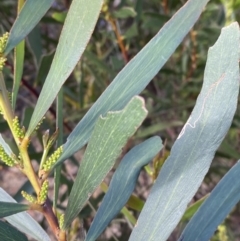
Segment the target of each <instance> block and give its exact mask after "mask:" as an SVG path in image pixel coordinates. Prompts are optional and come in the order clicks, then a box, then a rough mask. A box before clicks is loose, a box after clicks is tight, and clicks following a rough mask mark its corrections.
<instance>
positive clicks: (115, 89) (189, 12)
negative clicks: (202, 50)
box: [58, 0, 208, 162]
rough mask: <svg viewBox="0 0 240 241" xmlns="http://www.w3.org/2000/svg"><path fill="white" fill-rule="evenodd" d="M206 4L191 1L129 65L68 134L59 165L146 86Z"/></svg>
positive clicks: (205, 2) (205, 1)
mask: <svg viewBox="0 0 240 241" xmlns="http://www.w3.org/2000/svg"><path fill="white" fill-rule="evenodd" d="M207 2H208V0H202V1H195V0H189V1H188V3H187V4H185V5H184V7H182V8H181V9H180V10H179V11H178V12H177V13H176V14H175V15H174V16H173V17H172V18H171V20H170V21H169V22H167V23H166V24H165V25H164V27H163V28H162V29H161V30H160V31H159V32H158V34H157V35H156V36H155V37H154V38H152V40H151V41H150V42H149V43H148V44H147V45H146V46H145V47H144V48H143V49H142V50H141V51H140V52H139V54H138V55H137V56H136V57H134V58H133V59H132V60H131V61H130V62H129V63H128V65H126V67H125V68H124V69H123V70H122V71H121V72H120V73H119V74H118V75H117V76H116V78H115V79H114V80H113V82H112V83H111V84H110V85H109V86H108V88H107V89H106V90H105V91H104V93H103V94H102V95H101V96H100V98H99V99H98V100H97V102H96V103H95V104H94V105H93V106H92V108H91V109H90V110H89V111H88V113H87V114H86V115H85V116H84V118H83V119H82V120H81V121H80V122H79V123H78V125H77V126H76V127H75V129H74V130H73V132H72V133H71V134H70V135H69V137H68V139H67V142H66V143H65V145H64V148H63V149H64V151H63V154H62V156H61V157H60V159H59V161H58V162H63V161H64V160H65V159H66V158H68V157H69V156H71V155H72V154H74V153H75V152H76V151H78V150H79V149H80V148H82V147H83V146H84V145H85V144H86V143H87V142H88V139H89V137H90V135H91V132H92V130H93V127H94V123H95V122H96V120H97V118H98V117H99V116H100V115H101V114H102V115H104V114H105V113H107V112H108V111H116V110H120V109H121V108H123V107H124V106H125V105H126V104H127V103H128V102H129V100H130V99H131V98H132V97H133V96H134V95H138V94H139V93H140V92H141V91H142V90H143V89H144V88H145V87H146V86H147V84H148V83H149V82H150V81H151V79H152V78H153V77H154V76H155V75H156V74H157V72H158V71H159V70H160V69H161V67H162V66H163V65H164V64H165V63H166V61H167V60H168V59H169V57H170V56H171V55H172V53H173V52H174V51H175V49H176V48H177V46H178V45H179V44H180V43H181V41H182V40H183V38H184V37H185V35H186V34H187V33H188V32H189V30H190V29H191V28H192V26H193V24H194V23H195V22H196V21H197V19H198V17H199V15H200V14H201V11H202V9H203V8H204V6H205V5H206V4H207Z"/></svg>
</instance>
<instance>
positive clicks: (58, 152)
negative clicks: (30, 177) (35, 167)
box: [42, 146, 63, 171]
mask: <svg viewBox="0 0 240 241" xmlns="http://www.w3.org/2000/svg"><path fill="white" fill-rule="evenodd" d="M62 152H63V146H60V147H58V149H57V150H56V151H55V152H54V153H53V154H52V155H51V156H50V157H49V158H48V159H47V160H46V162H45V163H44V164H43V166H42V169H43V170H44V171H48V170H50V169H51V168H52V166H53V165H54V164H55V163H56V162H57V160H58V159H59V157H60V156H61V154H62Z"/></svg>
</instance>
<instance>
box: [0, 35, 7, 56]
mask: <svg viewBox="0 0 240 241" xmlns="http://www.w3.org/2000/svg"><path fill="white" fill-rule="evenodd" d="M8 38H9V33H8V32H7V33H5V34H3V36H2V37H1V38H0V54H1V55H2V54H3V52H4V50H5V48H6V45H7V41H8Z"/></svg>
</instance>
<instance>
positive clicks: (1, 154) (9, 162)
mask: <svg viewBox="0 0 240 241" xmlns="http://www.w3.org/2000/svg"><path fill="white" fill-rule="evenodd" d="M0 159H1V160H2V161H3V162H4V163H5V164H6V165H8V166H10V167H12V166H14V164H15V161H14V159H13V158H12V157H10V156H9V155H8V154H7V153H6V152H5V150H4V148H3V147H2V146H1V145H0Z"/></svg>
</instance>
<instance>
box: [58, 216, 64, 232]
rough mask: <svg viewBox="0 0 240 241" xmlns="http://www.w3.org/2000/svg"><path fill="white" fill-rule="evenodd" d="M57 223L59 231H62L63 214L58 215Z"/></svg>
mask: <svg viewBox="0 0 240 241" xmlns="http://www.w3.org/2000/svg"><path fill="white" fill-rule="evenodd" d="M58 223H59V227H60V229H63V223H64V214H60V215H59V217H58Z"/></svg>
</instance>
